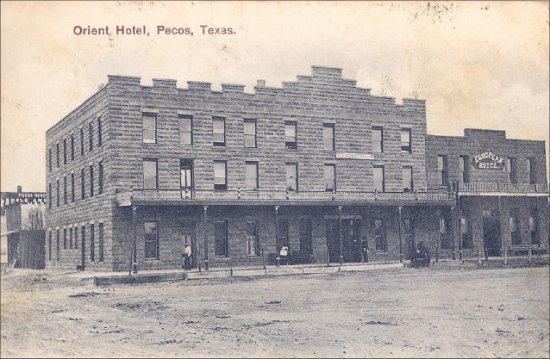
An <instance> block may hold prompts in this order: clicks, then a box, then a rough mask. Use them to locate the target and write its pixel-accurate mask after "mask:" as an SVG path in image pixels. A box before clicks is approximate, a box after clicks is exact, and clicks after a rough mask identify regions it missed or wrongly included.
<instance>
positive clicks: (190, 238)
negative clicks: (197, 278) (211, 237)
mask: <svg viewBox="0 0 550 359" xmlns="http://www.w3.org/2000/svg"><path fill="white" fill-rule="evenodd" d="M180 245H181V250H180V251H179V252H178V258H177V261H178V263H179V266H181V264H182V263H181V261H182V259H183V258H182V257H181V254H182V253H183V249H184V248H185V246H187V245H190V246H191V268H195V267H196V264H197V260H196V258H197V247H196V243H195V225H194V223H185V224H183V225H182V227H181V229H180Z"/></svg>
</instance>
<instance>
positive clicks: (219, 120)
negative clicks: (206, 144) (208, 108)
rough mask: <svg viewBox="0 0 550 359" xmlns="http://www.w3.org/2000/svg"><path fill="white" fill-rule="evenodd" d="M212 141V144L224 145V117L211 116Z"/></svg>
mask: <svg viewBox="0 0 550 359" xmlns="http://www.w3.org/2000/svg"><path fill="white" fill-rule="evenodd" d="M212 143H213V144H214V146H225V118H223V117H213V118H212Z"/></svg>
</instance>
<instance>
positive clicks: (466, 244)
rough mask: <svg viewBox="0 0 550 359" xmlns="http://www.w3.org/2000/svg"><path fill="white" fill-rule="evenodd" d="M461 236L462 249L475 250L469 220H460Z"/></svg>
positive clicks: (463, 218)
mask: <svg viewBox="0 0 550 359" xmlns="http://www.w3.org/2000/svg"><path fill="white" fill-rule="evenodd" d="M460 236H461V237H462V248H463V249H473V248H474V240H473V237H472V231H471V228H470V222H469V221H468V218H466V217H462V218H460Z"/></svg>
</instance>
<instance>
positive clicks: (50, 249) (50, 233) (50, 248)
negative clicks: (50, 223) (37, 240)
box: [48, 231, 52, 261]
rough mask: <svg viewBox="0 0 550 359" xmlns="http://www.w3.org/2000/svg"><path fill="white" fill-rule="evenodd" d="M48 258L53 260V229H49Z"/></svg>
mask: <svg viewBox="0 0 550 359" xmlns="http://www.w3.org/2000/svg"><path fill="white" fill-rule="evenodd" d="M48 260H49V261H51V260H52V231H48Z"/></svg>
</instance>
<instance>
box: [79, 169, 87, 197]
mask: <svg viewBox="0 0 550 359" xmlns="http://www.w3.org/2000/svg"><path fill="white" fill-rule="evenodd" d="M85 176H86V172H85V171H84V168H83V169H81V170H80V199H84V198H86V177H85Z"/></svg>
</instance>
